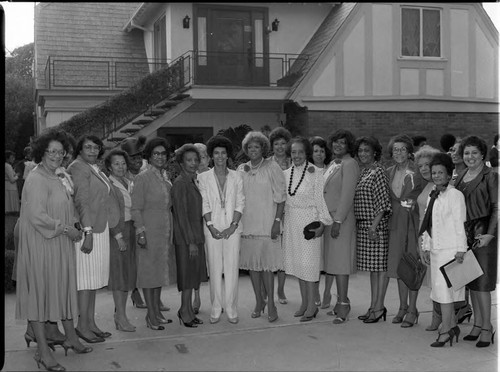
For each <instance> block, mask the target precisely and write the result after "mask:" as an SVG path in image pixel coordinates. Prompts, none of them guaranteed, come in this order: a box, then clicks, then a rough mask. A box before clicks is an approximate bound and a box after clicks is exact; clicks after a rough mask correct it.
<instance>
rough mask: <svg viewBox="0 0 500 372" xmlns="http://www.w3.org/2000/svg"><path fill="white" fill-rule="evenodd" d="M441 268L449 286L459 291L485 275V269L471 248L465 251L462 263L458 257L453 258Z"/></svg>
mask: <svg viewBox="0 0 500 372" xmlns="http://www.w3.org/2000/svg"><path fill="white" fill-rule="evenodd" d="M439 270H440V271H441V273H442V274H443V276H444V279H445V281H446V285H447V286H448V288H453V290H454V291H458V290H459V289H460V288H462V287H464V286H465V285H466V284H469V283H470V282H472V281H473V280H474V279H476V278H479V277H480V276H481V275H483V269H481V266H480V265H479V262H477V258H476V256H475V255H474V253H473V252H472V250H471V249H469V250H468V251H467V252H465V255H464V261H463V262H462V263H458V262H457V260H456V259H453V260H451V261H450V262H447V263H445V264H444V265H443V266H441V267H440V268H439Z"/></svg>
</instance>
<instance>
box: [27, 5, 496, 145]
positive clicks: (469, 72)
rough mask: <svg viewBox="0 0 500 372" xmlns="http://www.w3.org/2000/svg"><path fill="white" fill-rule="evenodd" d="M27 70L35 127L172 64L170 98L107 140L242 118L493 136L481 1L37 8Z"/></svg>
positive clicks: (201, 129) (492, 63)
mask: <svg viewBox="0 0 500 372" xmlns="http://www.w3.org/2000/svg"><path fill="white" fill-rule="evenodd" d="M35 64H36V69H35V70H36V72H35V73H36V117H37V131H38V132H39V131H41V130H43V129H44V128H47V127H51V126H55V125H58V124H59V123H61V122H63V121H65V120H67V119H69V118H71V117H72V116H73V115H75V114H77V113H79V112H82V111H84V110H86V109H88V108H90V107H93V106H96V105H99V104H101V103H102V102H104V101H106V100H107V99H109V98H110V97H112V96H113V95H116V94H118V93H120V92H123V91H124V90H126V89H127V88H129V87H131V86H132V85H134V84H136V83H137V82H138V81H140V79H142V78H144V77H145V76H147V75H148V74H151V73H153V72H154V71H157V70H161V69H172V68H177V69H179V68H180V70H181V71H182V84H181V86H180V87H179V89H178V91H177V92H174V94H173V95H172V96H171V97H168V98H167V99H164V100H162V101H161V102H151V107H150V108H149V109H148V111H147V112H146V111H144V112H137V113H136V115H133V117H132V118H131V119H130V120H128V121H125V122H122V123H119V125H116V126H114V127H113V128H112V129H111V130H109V128H108V130H103V131H102V132H100V133H99V134H100V135H101V136H102V138H103V139H104V140H105V141H107V142H106V143H107V144H108V145H110V146H113V145H115V144H116V143H117V142H119V141H120V140H121V139H123V138H125V137H127V136H130V135H134V136H136V135H146V136H149V137H151V136H155V135H159V136H163V137H166V138H168V139H169V140H170V141H171V142H172V143H173V144H174V145H176V146H178V145H179V144H182V143H184V142H186V141H197V142H199V141H206V140H207V139H208V138H209V137H210V136H212V135H213V134H215V133H217V131H219V130H220V129H226V128H228V127H236V126H239V125H241V124H247V125H249V126H251V127H252V128H253V129H254V130H259V129H260V128H262V127H263V126H265V125H268V126H270V127H272V128H273V127H276V126H279V125H283V124H286V125H288V126H290V127H293V128H295V129H296V131H297V132H298V133H301V134H302V135H305V136H311V135H321V136H327V135H328V134H329V133H330V132H331V131H333V130H335V129H338V128H346V129H350V130H351V131H352V132H353V133H354V134H355V135H376V136H377V137H378V138H379V139H380V140H381V142H382V143H387V140H388V138H389V137H390V136H392V135H394V134H396V133H399V132H402V131H405V132H406V133H408V134H410V135H417V134H423V135H426V136H427V137H428V138H429V140H430V141H429V142H430V143H431V144H433V145H434V146H436V147H438V146H439V143H438V139H439V137H440V136H441V135H442V134H444V133H453V134H455V135H457V136H464V135H468V134H472V133H474V134H478V135H480V136H482V137H483V138H485V139H490V138H493V135H494V134H495V133H496V132H497V131H498V112H499V106H498V103H499V92H498V70H499V69H498V67H499V66H498V31H497V30H496V28H495V27H494V25H493V23H492V22H491V20H490V19H489V17H488V15H487V14H486V12H485V11H484V9H483V8H482V6H481V5H480V3H39V4H38V5H37V6H36V12H35ZM433 139H434V142H433Z"/></svg>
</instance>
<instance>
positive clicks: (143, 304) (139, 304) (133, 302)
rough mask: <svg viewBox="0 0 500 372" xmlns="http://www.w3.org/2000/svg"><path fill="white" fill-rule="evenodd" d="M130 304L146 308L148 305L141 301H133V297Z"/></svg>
mask: <svg viewBox="0 0 500 372" xmlns="http://www.w3.org/2000/svg"><path fill="white" fill-rule="evenodd" d="M132 305H133V306H134V307H136V308H138V309H147V308H148V305H146V304H145V303H144V302H143V303H139V302H135V301H134V299H132Z"/></svg>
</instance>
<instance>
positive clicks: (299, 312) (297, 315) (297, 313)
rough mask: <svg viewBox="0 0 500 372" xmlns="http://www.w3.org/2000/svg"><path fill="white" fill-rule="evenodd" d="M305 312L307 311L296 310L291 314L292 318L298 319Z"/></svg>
mask: <svg viewBox="0 0 500 372" xmlns="http://www.w3.org/2000/svg"><path fill="white" fill-rule="evenodd" d="M306 310H307V309H304V311H300V310H297V311H296V312H295V313H294V314H293V316H294V317H295V318H300V317H301V316H304V314H305V312H306Z"/></svg>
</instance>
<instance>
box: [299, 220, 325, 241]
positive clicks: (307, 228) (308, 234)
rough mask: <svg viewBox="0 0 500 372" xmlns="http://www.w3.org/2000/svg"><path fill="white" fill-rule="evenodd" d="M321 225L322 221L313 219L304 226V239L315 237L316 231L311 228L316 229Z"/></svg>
mask: <svg viewBox="0 0 500 372" xmlns="http://www.w3.org/2000/svg"><path fill="white" fill-rule="evenodd" d="M320 226H321V223H320V222H319V221H313V222H311V223H310V224H308V225H306V226H305V227H304V231H303V233H304V239H305V240H311V239H312V238H314V236H315V233H314V231H311V230H316V229H317V228H319V227H320Z"/></svg>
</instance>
